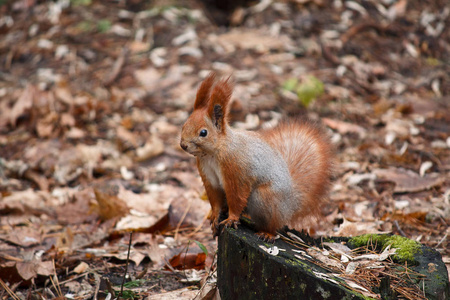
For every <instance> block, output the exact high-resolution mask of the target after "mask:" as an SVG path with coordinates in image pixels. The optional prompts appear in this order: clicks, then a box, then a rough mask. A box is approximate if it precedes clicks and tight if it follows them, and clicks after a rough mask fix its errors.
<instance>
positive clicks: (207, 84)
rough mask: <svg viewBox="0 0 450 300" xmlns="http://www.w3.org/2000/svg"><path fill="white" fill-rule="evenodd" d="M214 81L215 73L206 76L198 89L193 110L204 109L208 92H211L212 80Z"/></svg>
mask: <svg viewBox="0 0 450 300" xmlns="http://www.w3.org/2000/svg"><path fill="white" fill-rule="evenodd" d="M215 79H216V73H214V72H211V73H209V74H208V76H207V77H206V78H205V80H203V82H202V84H201V85H200V87H199V88H198V91H197V97H196V98H195V103H194V109H199V108H201V107H205V106H206V105H207V104H208V100H209V92H210V91H211V87H212V86H213V84H214V80H215Z"/></svg>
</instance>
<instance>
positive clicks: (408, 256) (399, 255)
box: [350, 234, 422, 263]
mask: <svg viewBox="0 0 450 300" xmlns="http://www.w3.org/2000/svg"><path fill="white" fill-rule="evenodd" d="M350 243H352V244H353V245H354V246H356V247H364V246H367V245H369V244H373V245H375V246H376V247H377V248H381V250H384V249H386V247H387V246H389V245H391V248H395V249H397V252H396V255H394V259H396V260H398V261H400V262H404V261H408V262H413V263H415V262H416V260H415V259H414V256H415V255H416V254H417V253H422V250H421V245H420V243H418V242H416V241H413V240H410V239H408V238H405V237H402V236H399V235H387V234H364V235H360V236H356V237H354V238H352V239H350Z"/></svg>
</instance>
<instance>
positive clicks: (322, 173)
mask: <svg viewBox="0 0 450 300" xmlns="http://www.w3.org/2000/svg"><path fill="white" fill-rule="evenodd" d="M261 134H262V137H263V139H264V140H266V142H268V143H269V144H270V145H271V146H272V147H273V148H275V149H276V150H278V151H279V152H280V154H281V156H282V157H283V158H284V160H285V161H286V163H287V165H288V167H289V172H290V174H291V177H292V181H293V184H294V190H295V195H294V197H296V198H297V199H296V200H297V201H298V203H300V207H301V209H299V210H297V212H296V214H295V215H294V216H293V218H292V219H291V222H290V224H287V225H288V226H289V227H295V228H299V227H300V226H301V225H304V224H305V222H304V221H306V220H305V218H316V217H318V216H319V215H320V213H321V208H322V207H323V204H324V203H325V202H326V201H327V195H328V192H329V190H330V187H331V177H332V175H333V172H334V162H333V153H334V151H333V147H332V146H331V144H330V140H329V137H328V135H327V133H326V132H324V129H323V128H322V127H321V126H319V125H318V124H316V123H314V122H313V121H310V120H306V119H305V120H294V121H287V122H283V123H281V124H279V125H278V126H276V127H275V128H273V129H269V130H266V131H263V132H261Z"/></svg>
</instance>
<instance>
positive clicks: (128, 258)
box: [116, 232, 133, 299]
mask: <svg viewBox="0 0 450 300" xmlns="http://www.w3.org/2000/svg"><path fill="white" fill-rule="evenodd" d="M132 237H133V232H130V241H129V243H128V253H127V263H126V265H125V272H123V278H122V284H121V285H120V293H119V295H118V296H117V298H116V299H120V297H122V293H123V285H124V284H125V278H126V277H127V272H128V263H129V261H130V250H131V240H132Z"/></svg>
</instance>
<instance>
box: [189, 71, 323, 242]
mask: <svg viewBox="0 0 450 300" xmlns="http://www.w3.org/2000/svg"><path fill="white" fill-rule="evenodd" d="M231 94H232V86H231V84H230V83H229V80H228V79H227V80H221V81H219V82H217V83H215V75H214V74H213V73H211V74H210V75H209V76H208V77H207V78H206V79H205V80H204V81H203V83H202V84H201V86H200V88H199V90H198V92H197V97H196V100H195V104H194V111H193V112H192V114H191V116H190V117H189V118H188V120H187V121H186V123H185V124H184V125H183V129H182V133H181V142H180V146H181V148H183V150H185V151H187V152H188V153H190V154H192V155H194V156H195V157H196V158H197V167H198V170H199V173H200V176H201V177H202V180H203V183H204V186H205V190H206V193H207V195H208V199H209V201H210V204H211V215H210V221H211V228H212V230H213V233H214V235H218V234H219V231H220V230H219V228H220V226H225V227H230V226H232V227H235V228H236V227H237V225H238V223H239V217H240V215H241V214H242V213H243V212H244V211H245V212H246V213H247V214H248V215H249V216H250V218H251V219H252V221H253V222H254V223H255V226H256V227H257V230H258V231H259V233H258V234H259V235H260V237H261V238H263V239H266V240H271V239H273V237H274V234H275V233H276V231H277V230H278V229H281V228H282V227H283V226H285V225H288V226H291V227H297V226H296V225H298V224H301V222H300V221H301V220H303V219H304V218H305V217H307V216H314V215H318V211H319V210H320V207H321V204H323V202H324V200H325V199H326V195H327V192H328V190H329V187H330V177H331V172H332V151H331V145H330V141H329V138H328V136H327V134H326V133H325V132H324V131H323V130H322V129H321V128H320V127H319V126H318V125H315V124H313V123H312V122H309V121H291V122H286V123H282V124H280V125H278V126H277V127H275V128H273V129H270V130H264V131H258V132H249V131H240V130H234V129H232V128H231V127H230V126H229V125H228V121H227V117H228V104H229V102H230V99H231ZM297 228H298V227H297Z"/></svg>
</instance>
